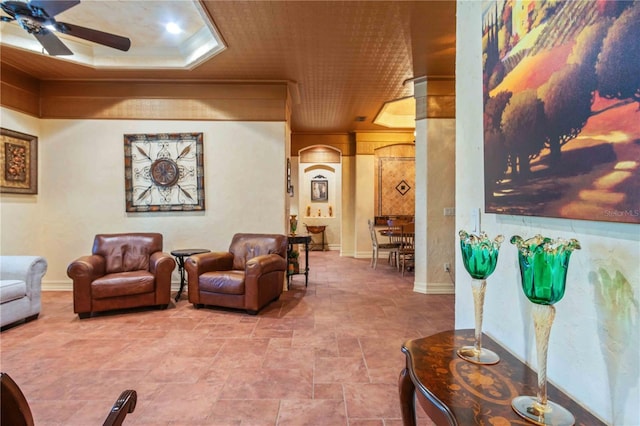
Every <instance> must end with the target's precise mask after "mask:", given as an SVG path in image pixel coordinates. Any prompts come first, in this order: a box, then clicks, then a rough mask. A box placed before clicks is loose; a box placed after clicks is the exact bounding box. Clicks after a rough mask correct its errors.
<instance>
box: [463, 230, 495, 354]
mask: <svg viewBox="0 0 640 426" xmlns="http://www.w3.org/2000/svg"><path fill="white" fill-rule="evenodd" d="M458 235H459V236H460V250H461V251H462V262H463V263H464V268H465V269H466V270H467V272H468V273H469V275H471V291H472V292H473V308H474V314H475V343H474V345H473V346H463V347H462V348H460V349H458V350H457V351H456V353H457V354H458V356H459V357H460V358H462V359H464V360H466V361H469V362H472V363H474V364H485V365H490V364H496V363H497V362H498V361H500V357H499V356H498V354H496V353H495V352H493V351H490V350H489V349H486V348H483V347H482V316H483V310H484V295H485V292H486V287H487V277H488V276H489V275H491V274H492V273H493V271H495V269H496V265H497V263H498V254H499V250H500V244H502V241H504V237H503V236H502V235H498V236H497V237H495V238H494V239H493V240H491V239H489V237H488V236H487V234H485V233H484V232H481V233H480V234H477V235H476V234H470V233H467V232H466V231H463V230H460V231H459V232H458Z"/></svg>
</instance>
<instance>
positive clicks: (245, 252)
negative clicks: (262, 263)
mask: <svg viewBox="0 0 640 426" xmlns="http://www.w3.org/2000/svg"><path fill="white" fill-rule="evenodd" d="M229 252H230V253H231V254H233V269H234V270H240V271H244V269H245V266H246V264H247V261H249V260H251V259H253V258H254V257H256V256H261V255H264V254H277V255H279V256H281V257H282V258H284V259H286V258H287V237H286V236H284V235H281V234H235V235H234V236H233V239H232V240H231V245H230V246H229Z"/></svg>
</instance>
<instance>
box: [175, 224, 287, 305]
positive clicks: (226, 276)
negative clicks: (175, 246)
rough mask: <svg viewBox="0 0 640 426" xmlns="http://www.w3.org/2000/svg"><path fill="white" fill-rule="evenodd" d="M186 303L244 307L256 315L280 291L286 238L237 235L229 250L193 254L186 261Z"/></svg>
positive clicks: (282, 283) (283, 271) (284, 261)
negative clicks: (187, 299)
mask: <svg viewBox="0 0 640 426" xmlns="http://www.w3.org/2000/svg"><path fill="white" fill-rule="evenodd" d="M185 269H186V271H187V274H188V283H189V302H191V303H193V306H194V307H195V308H196V309H198V308H200V307H203V306H204V305H214V306H222V307H227V308H237V309H245V310H246V311H247V312H248V313H250V314H252V315H255V314H257V313H258V311H259V310H260V309H262V308H263V307H264V306H266V305H268V304H269V303H270V302H272V301H274V300H277V299H278V298H279V297H280V294H282V289H283V286H284V279H285V272H286V270H287V237H286V236H284V235H280V234H236V235H234V236H233V240H232V241H231V245H230V246H229V251H228V252H211V253H202V254H196V255H193V256H190V257H188V258H187V259H186V260H185Z"/></svg>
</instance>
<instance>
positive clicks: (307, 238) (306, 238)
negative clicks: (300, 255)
mask: <svg viewBox="0 0 640 426" xmlns="http://www.w3.org/2000/svg"><path fill="white" fill-rule="evenodd" d="M310 242H311V235H291V234H289V235H288V236H287V243H288V244H289V247H288V249H287V258H288V257H289V253H291V251H292V250H293V245H294V244H304V270H300V271H299V272H289V268H288V265H287V290H288V289H289V284H290V283H291V276H292V275H297V274H304V286H305V287H306V286H307V285H308V283H309V243H310Z"/></svg>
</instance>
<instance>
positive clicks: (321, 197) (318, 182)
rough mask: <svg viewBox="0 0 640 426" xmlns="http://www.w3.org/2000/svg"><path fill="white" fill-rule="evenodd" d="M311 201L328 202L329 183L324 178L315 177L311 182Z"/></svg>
mask: <svg viewBox="0 0 640 426" xmlns="http://www.w3.org/2000/svg"><path fill="white" fill-rule="evenodd" d="M311 201H312V202H314V203H323V202H328V201H329V181H328V180H327V179H326V178H324V177H322V178H318V177H316V178H314V179H312V180H311Z"/></svg>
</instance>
